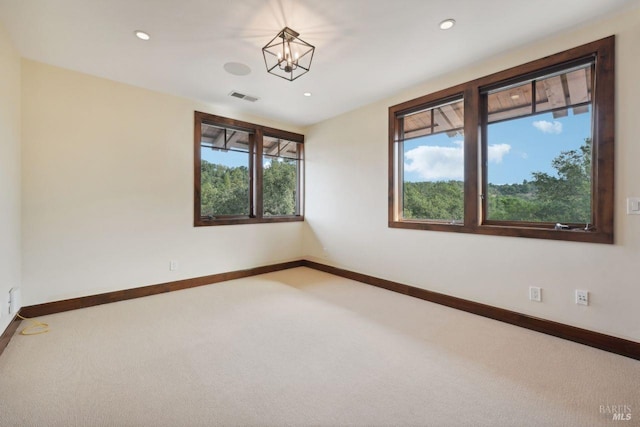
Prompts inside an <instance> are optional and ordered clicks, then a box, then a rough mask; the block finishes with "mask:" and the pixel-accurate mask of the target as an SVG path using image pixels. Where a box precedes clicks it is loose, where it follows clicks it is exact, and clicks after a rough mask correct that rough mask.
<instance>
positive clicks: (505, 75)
mask: <svg viewBox="0 0 640 427" xmlns="http://www.w3.org/2000/svg"><path fill="white" fill-rule="evenodd" d="M614 55H615V36H610V37H607V38H604V39H601V40H597V41H594V42H591V43H588V44H585V45H582V46H578V47H576V48H573V49H569V50H566V51H564V52H560V53H557V54H554V55H550V56H547V57H545V58H542V59H538V60H535V61H532V62H529V63H526V64H524V65H520V66H517V67H513V68H510V69H507V70H504V71H500V72H497V73H494V74H491V75H488V76H485V77H482V78H479V79H476V80H473V81H470V82H467V83H463V84H459V85H457V86H454V87H451V88H448V89H444V90H440V91H438V92H435V93H432V94H429V95H425V96H422V97H419V98H416V99H413V100H410V101H407V102H403V103H401V104H398V105H394V106H391V107H389V170H388V173H389V187H388V215H389V217H388V226H389V227H391V228H405V229H419V230H432V231H449V232H461V233H475V234H485V235H498V236H514V237H529V238H539V239H552V240H565V241H575V242H591V243H607V244H612V243H613V242H614V235H613V231H614V227H613V220H614V133H615V110H614V109H615V100H614V96H615V69H614V68H615V58H614ZM587 58H593V59H594V60H595V67H594V74H593V78H594V85H593V90H592V104H591V105H592V114H593V118H592V124H593V131H592V198H591V205H592V225H591V228H590V229H589V230H585V229H581V228H575V229H571V230H555V229H554V225H555V224H551V223H533V222H516V221H486V220H485V219H484V218H483V210H484V203H483V201H482V199H481V194H482V192H481V189H482V188H483V186H484V185H485V184H484V182H486V170H487V168H486V161H485V159H486V141H485V142H483V141H482V133H483V126H482V124H483V114H484V112H483V103H482V95H481V93H482V92H483V91H485V90H486V88H489V87H492V88H493V87H499V86H502V85H504V86H506V85H508V84H510V83H512V82H517V81H519V80H525V79H527V78H533V77H536V76H541V75H544V74H545V73H547V72H549V71H550V70H554V69H558V68H559V67H563V66H564V65H569V64H571V63H575V62H577V61H582V60H585V59H587ZM456 96H462V97H463V99H464V221H463V224H447V223H443V222H434V221H427V220H413V219H412V220H407V219H402V217H401V205H400V204H401V203H402V189H401V185H402V182H401V181H400V180H401V179H402V177H401V176H399V174H398V173H399V171H400V170H401V166H400V167H399V166H398V164H400V163H402V159H401V157H402V155H401V153H400V152H399V150H398V147H400V144H399V143H398V141H399V140H400V136H401V134H402V117H404V115H406V114H409V113H411V112H414V111H418V110H420V109H424V108H429V107H430V106H434V105H437V104H439V103H442V102H446V101H447V99H451V98H452V97H456ZM483 153H484V154H485V155H484V156H483Z"/></svg>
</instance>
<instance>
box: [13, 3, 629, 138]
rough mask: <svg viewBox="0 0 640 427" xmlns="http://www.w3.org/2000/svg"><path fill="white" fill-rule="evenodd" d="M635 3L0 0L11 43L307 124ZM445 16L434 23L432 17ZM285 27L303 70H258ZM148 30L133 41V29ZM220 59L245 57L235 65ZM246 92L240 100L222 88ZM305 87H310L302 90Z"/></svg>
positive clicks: (41, 55)
mask: <svg viewBox="0 0 640 427" xmlns="http://www.w3.org/2000/svg"><path fill="white" fill-rule="evenodd" d="M638 6H640V0H535V1H529V0H484V1H480V0H315V1H314V0H0V21H1V22H2V24H3V25H4V27H5V28H6V30H7V31H8V33H9V35H10V37H11V39H12V41H13V44H14V46H15V47H16V49H17V50H18V51H19V52H20V54H21V55H22V56H23V57H25V58H29V59H33V60H36V61H41V62H45V63H48V64H52V65H56V66H60V67H64V68H68V69H72V70H77V71H81V72H84V73H88V74H93V75H96V76H100V77H105V78H108V79H112V80H116V81H120V82H124V83H128V84H132V85H135V86H140V87H144V88H148V89H152V90H157V91H160V92H165V93H170V94H174V95H178V96H182V97H186V98H191V99H195V100H199V101H204V102H206V103H210V104H214V105H220V106H223V107H226V108H229V109H232V110H233V109H236V110H238V109H241V110H243V111H245V112H247V113H250V114H255V115H258V116H263V117H267V118H271V119H275V120H279V121H283V122H285V123H291V124H294V125H300V126H303V125H308V124H312V123H317V122H319V121H322V120H324V119H327V118H329V117H332V116H335V115H338V114H341V113H343V112H346V111H349V110H352V109H354V108H357V107H359V106H361V105H365V104H368V103H370V102H373V101H376V100H378V99H382V98H384V97H387V96H390V95H393V94H394V93H396V92H398V91H400V90H402V89H404V88H407V87H410V86H412V85H415V84H417V83H420V82H422V81H425V80H428V79H429V78H432V77H434V76H437V75H441V74H443V73H446V72H448V71H451V70H454V69H457V68H460V67H462V66H464V65H466V64H470V63H473V62H477V61H479V60H481V59H482V58H486V57H488V56H491V55H495V54H497V53H500V52H502V51H506V50H509V49H513V48H516V47H517V46H521V45H523V44H526V43H529V42H532V41H535V40H538V39H541V38H545V37H548V36H549V35H551V34H554V33H558V32H562V31H566V30H567V29H569V28H573V27H576V26H580V25H583V24H585V23H588V22H592V21H595V20H598V19H602V17H604V16H607V15H611V14H614V13H617V12H619V11H621V10H625V9H631V8H635V7H638ZM446 18H454V19H455V20H456V21H457V25H456V26H455V27H454V28H453V29H452V30H449V31H442V30H440V29H439V28H438V23H439V22H440V21H442V20H443V19H446ZM284 26H289V27H291V28H293V29H294V30H296V31H298V32H299V33H300V38H302V39H303V40H305V41H307V42H308V43H311V44H312V45H315V46H316V53H315V55H314V58H313V63H312V66H311V71H310V72H309V73H308V74H306V75H304V76H302V77H300V78H299V79H297V80H295V81H293V82H289V81H286V80H283V79H281V78H278V77H275V76H273V75H270V74H267V72H266V70H265V65H264V59H263V57H262V52H261V48H262V46H264V45H265V44H267V42H269V41H270V40H271V39H272V38H273V37H274V36H275V35H276V33H277V32H278V31H280V30H281V29H282V28H283V27H284ZM138 29H140V30H144V31H146V32H148V33H149V34H151V37H152V38H151V40H150V41H148V42H143V41H141V40H138V39H137V38H136V37H135V36H134V34H133V32H134V30H138ZM227 62H239V63H243V64H246V65H248V66H249V67H250V68H251V73H250V74H249V75H247V76H234V75H231V74H229V73H227V72H226V71H225V70H224V68H223V66H224V64H225V63H227ZM233 90H235V91H239V92H242V93H245V94H248V95H252V96H256V97H258V98H260V99H259V101H257V102H255V103H250V102H247V101H244V100H240V99H236V98H232V97H230V96H229V93H230V92H231V91H233ZM307 91H308V92H312V93H313V96H312V97H310V98H307V97H304V96H303V93H304V92H307Z"/></svg>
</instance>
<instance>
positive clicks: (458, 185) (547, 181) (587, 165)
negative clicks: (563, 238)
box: [404, 139, 591, 224]
mask: <svg viewBox="0 0 640 427" xmlns="http://www.w3.org/2000/svg"><path fill="white" fill-rule="evenodd" d="M551 166H552V167H553V169H555V171H556V174H555V176H554V175H550V174H548V173H544V172H533V173H532V179H531V180H524V181H523V182H522V183H519V184H518V183H514V184H502V185H494V184H489V185H488V190H487V193H488V194H487V197H488V207H487V209H488V219H490V220H508V221H531V222H552V223H556V222H562V223H583V224H586V223H588V222H591V141H590V140H589V139H587V140H585V143H584V144H583V145H582V146H581V147H580V148H579V149H577V150H571V151H563V152H561V153H560V155H558V156H557V157H556V158H555V159H553V161H552V164H551ZM463 191H464V185H463V182H462V181H454V180H452V181H438V182H405V183H404V217H405V218H407V219H411V218H413V219H436V220H446V221H462V220H463V217H464V192H463Z"/></svg>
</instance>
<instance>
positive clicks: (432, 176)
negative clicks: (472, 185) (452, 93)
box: [397, 98, 464, 224]
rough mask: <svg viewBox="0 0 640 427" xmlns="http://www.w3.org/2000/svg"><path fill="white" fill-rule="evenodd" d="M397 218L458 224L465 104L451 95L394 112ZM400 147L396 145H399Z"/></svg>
mask: <svg viewBox="0 0 640 427" xmlns="http://www.w3.org/2000/svg"><path fill="white" fill-rule="evenodd" d="M398 120H399V125H400V129H402V131H401V134H400V138H399V140H398V141H397V143H398V145H399V147H398V149H399V152H401V153H402V158H401V159H400V164H399V165H398V170H400V171H402V172H401V175H402V176H401V178H402V189H401V190H402V219H405V220H425V221H434V222H445V223H451V224H456V223H462V220H463V219H464V128H463V124H464V103H463V100H462V99H461V98H460V99H454V100H450V101H447V102H444V103H439V104H437V105H434V106H432V107H427V108H424V109H421V110H419V111H416V112H411V113H407V114H403V115H400V116H399V117H398ZM400 147H401V148H400Z"/></svg>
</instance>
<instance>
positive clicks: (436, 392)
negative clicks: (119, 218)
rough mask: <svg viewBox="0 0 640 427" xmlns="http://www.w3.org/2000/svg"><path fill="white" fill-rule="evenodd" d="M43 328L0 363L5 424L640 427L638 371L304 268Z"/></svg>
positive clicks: (634, 365) (19, 341) (71, 317)
mask: <svg viewBox="0 0 640 427" xmlns="http://www.w3.org/2000/svg"><path fill="white" fill-rule="evenodd" d="M41 320H43V321H45V322H48V323H50V325H51V332H49V333H48V334H44V335H37V336H20V335H16V336H15V337H14V338H13V340H12V341H11V343H10V344H9V346H8V347H7V348H6V350H5V352H4V353H3V354H2V356H0V425H2V426H211V425H270V426H285V425H300V426H304V425H331V426H333V425H368V426H376V425H389V426H391V425H394V426H397V425H415V426H509V427H511V426H536V427H539V426H581V427H584V426H607V425H623V426H630V425H639V421H640V362H638V361H635V360H632V359H628V358H625V357H622V356H617V355H613V354H610V353H606V352H604V351H600V350H596V349H592V348H589V347H586V346H582V345H579V344H574V343H571V342H568V341H564V340H560V339H557V338H553V337H549V336H546V335H542V334H538V333H535V332H531V331H528V330H525V329H521V328H517V327H514V326H510V325H506V324H503V323H500V322H496V321H493V320H489V319H485V318H482V317H478V316H474V315H471V314H467V313H463V312H460V311H456V310H453V309H450V308H446V307H442V306H438V305H435V304H431V303H428V302H425V301H421V300H418V299H414V298H411V297H407V296H404V295H400V294H396V293H393V292H389V291H385V290H382V289H378V288H374V287H371V286H368V285H364V284H361V283H357V282H353V281H349V280H345V279H342V278H338V277H335V276H332V275H329V274H325V273H321V272H318V271H315V270H311V269H307V268H297V269H293V270H287V271H282V272H277V273H271V274H266V275H262V276H257V277H253V278H247V279H240V280H235V281H230V282H226V283H220V284H215V285H210V286H205V287H200V288H194V289H189V290H185V291H179V292H173V293H170V294H163V295H157V296H153V297H147V298H142V299H137V300H130V301H123V302H120V303H115V304H109V305H104V306H99V307H93V308H88V309H83V310H77V311H73V312H67V313H60V314H56V315H51V316H45V317H42V319H41ZM24 325H25V322H23V326H24ZM601 405H602V406H604V407H605V411H606V409H607V408H606V406H609V407H611V406H612V405H616V406H617V405H623V406H627V407H629V408H630V411H631V417H632V419H631V420H630V421H613V420H612V415H611V414H607V413H604V414H603V413H601ZM623 409H624V408H623Z"/></svg>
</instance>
